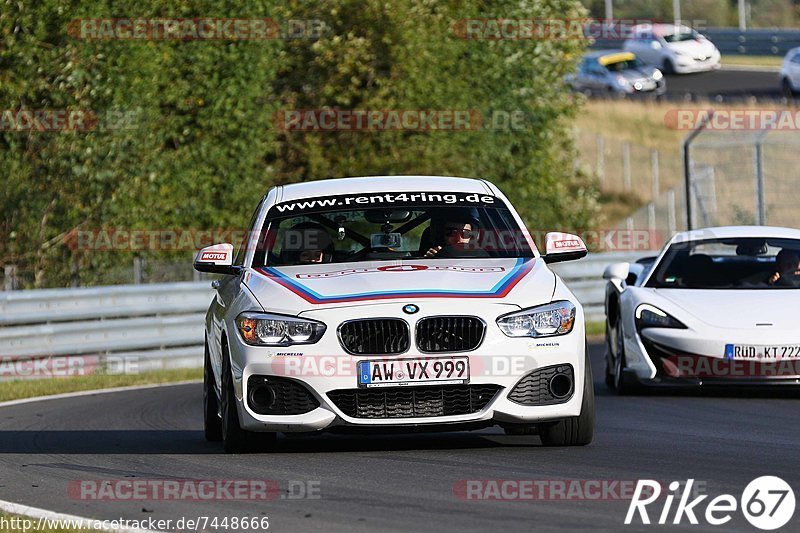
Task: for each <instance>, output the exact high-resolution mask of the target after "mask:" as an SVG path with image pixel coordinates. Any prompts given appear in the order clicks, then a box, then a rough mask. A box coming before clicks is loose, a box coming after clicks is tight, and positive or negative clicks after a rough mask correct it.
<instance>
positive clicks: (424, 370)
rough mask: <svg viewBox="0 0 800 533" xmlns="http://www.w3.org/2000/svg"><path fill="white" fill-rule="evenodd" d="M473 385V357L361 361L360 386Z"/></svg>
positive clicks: (359, 371) (359, 369)
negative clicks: (470, 376) (470, 369)
mask: <svg viewBox="0 0 800 533" xmlns="http://www.w3.org/2000/svg"><path fill="white" fill-rule="evenodd" d="M468 382H469V357H429V358H419V359H380V360H376V361H359V363H358V385H359V386H360V387H402V386H404V385H452V384H460V383H468Z"/></svg>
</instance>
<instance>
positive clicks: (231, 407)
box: [221, 345, 277, 453]
mask: <svg viewBox="0 0 800 533" xmlns="http://www.w3.org/2000/svg"><path fill="white" fill-rule="evenodd" d="M222 348H223V349H222V357H223V360H222V361H223V362H222V402H221V403H222V406H221V407H222V446H223V448H224V449H225V453H248V452H258V451H266V450H267V449H268V448H270V447H271V446H272V445H273V444H274V443H275V441H276V438H277V434H276V433H255V432H251V431H245V430H244V429H242V426H241V425H240V424H239V412H238V409H237V408H236V394H234V391H233V373H232V371H231V367H230V359H229V355H228V354H227V347H226V346H225V345H223V347H222Z"/></svg>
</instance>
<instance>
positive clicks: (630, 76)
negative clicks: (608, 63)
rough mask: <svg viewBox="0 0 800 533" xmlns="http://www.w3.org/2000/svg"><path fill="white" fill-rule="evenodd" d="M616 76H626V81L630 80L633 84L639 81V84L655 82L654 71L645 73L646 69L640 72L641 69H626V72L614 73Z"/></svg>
mask: <svg viewBox="0 0 800 533" xmlns="http://www.w3.org/2000/svg"><path fill="white" fill-rule="evenodd" d="M614 74H616V75H622V76H624V77H625V79H626V80H628V81H629V82H631V83H636V82H637V81H638V82H648V81H649V82H652V81H654V80H653V74H652V69H650V71H649V72H648V71H645V70H644V69H641V70H640V69H632V68H631V69H626V70H623V71H620V72H614Z"/></svg>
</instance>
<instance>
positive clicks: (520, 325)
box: [497, 300, 575, 337]
mask: <svg viewBox="0 0 800 533" xmlns="http://www.w3.org/2000/svg"><path fill="white" fill-rule="evenodd" d="M497 325H498V326H500V329H501V330H502V331H503V333H505V334H506V335H507V336H509V337H553V336H556V335H566V334H567V333H569V332H570V331H572V328H573V326H575V306H574V305H573V304H572V303H571V302H568V301H566V300H565V301H558V302H552V303H549V304H547V305H540V306H537V307H531V308H529V309H523V310H522V311H516V312H514V313H510V314H508V315H503V316H501V317H500V318H498V319H497Z"/></svg>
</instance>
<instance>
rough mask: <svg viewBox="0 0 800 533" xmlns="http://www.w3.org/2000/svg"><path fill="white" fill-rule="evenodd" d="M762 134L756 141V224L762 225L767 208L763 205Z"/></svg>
mask: <svg viewBox="0 0 800 533" xmlns="http://www.w3.org/2000/svg"><path fill="white" fill-rule="evenodd" d="M762 139H763V136H759V139H758V141H757V142H756V150H755V166H756V224H758V225H759V226H764V225H766V223H767V210H766V206H765V205H764V143H763V140H762Z"/></svg>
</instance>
